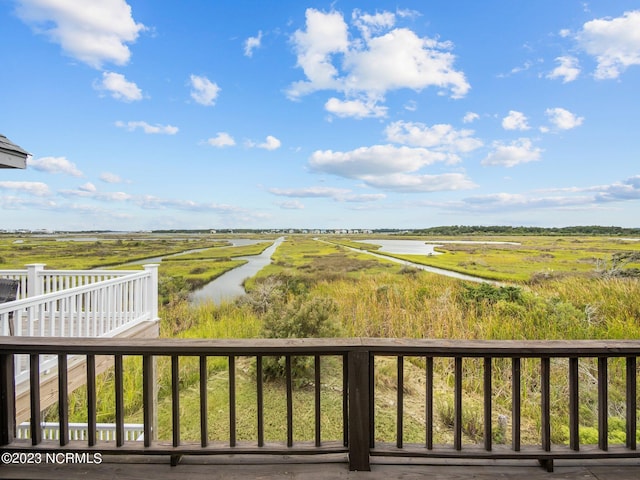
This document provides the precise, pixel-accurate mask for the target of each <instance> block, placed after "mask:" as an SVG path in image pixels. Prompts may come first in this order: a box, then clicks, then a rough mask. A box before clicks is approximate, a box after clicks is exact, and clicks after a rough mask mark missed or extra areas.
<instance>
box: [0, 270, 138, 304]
mask: <svg viewBox="0 0 640 480" xmlns="http://www.w3.org/2000/svg"><path fill="white" fill-rule="evenodd" d="M26 267H27V268H25V269H21V270H0V278H8V279H12V280H18V281H19V282H20V288H19V289H18V297H17V299H18V300H20V299H23V298H27V297H35V296H37V295H42V294H45V293H55V292H59V291H61V290H68V289H70V288H75V287H81V286H83V285H89V284H92V283H96V282H102V281H104V280H110V279H112V278H119V277H123V276H126V275H130V274H131V273H132V271H130V270H45V269H44V267H45V264H44V263H32V264H30V265H27V266H26Z"/></svg>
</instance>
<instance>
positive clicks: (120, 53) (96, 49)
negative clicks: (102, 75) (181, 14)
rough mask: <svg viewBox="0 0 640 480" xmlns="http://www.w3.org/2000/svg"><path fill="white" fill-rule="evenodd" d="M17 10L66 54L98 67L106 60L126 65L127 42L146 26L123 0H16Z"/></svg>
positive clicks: (127, 55) (135, 37) (136, 36)
mask: <svg viewBox="0 0 640 480" xmlns="http://www.w3.org/2000/svg"><path fill="white" fill-rule="evenodd" d="M16 11H17V13H18V16H19V17H20V18H21V19H22V20H23V21H24V22H26V23H28V24H30V25H32V26H33V27H34V29H35V30H36V32H38V33H44V34H45V35H47V36H48V37H49V38H50V39H51V41H53V42H54V43H57V44H59V45H60V46H61V47H62V50H63V51H64V52H65V53H66V54H67V55H69V56H71V57H73V58H75V59H77V60H80V61H81V62H84V63H86V64H88V65H90V66H92V67H94V68H98V69H99V68H102V65H103V64H104V63H107V62H109V63H114V64H116V65H126V64H127V63H128V62H129V59H130V57H131V52H130V51H129V47H128V46H127V44H129V43H133V42H135V40H136V39H137V38H138V34H139V33H140V32H141V31H143V30H144V29H145V27H144V25H142V24H141V23H136V22H135V20H134V19H133V17H132V15H131V7H130V6H129V5H128V4H127V2H126V1H124V0H104V1H100V2H80V1H63V0H18V5H17V8H16Z"/></svg>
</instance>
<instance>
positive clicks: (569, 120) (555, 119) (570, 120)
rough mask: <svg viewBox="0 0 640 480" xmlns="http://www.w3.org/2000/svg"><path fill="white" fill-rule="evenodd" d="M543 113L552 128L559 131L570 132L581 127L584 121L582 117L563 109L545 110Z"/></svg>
mask: <svg viewBox="0 0 640 480" xmlns="http://www.w3.org/2000/svg"><path fill="white" fill-rule="evenodd" d="M545 113H546V115H547V117H549V121H550V122H551V123H552V124H553V126H554V127H556V128H557V129H559V130H571V129H572V128H576V127H579V126H580V125H582V122H583V121H584V117H578V116H576V115H575V114H573V113H571V112H570V111H569V110H565V109H564V108H559V107H558V108H547V110H546V111H545Z"/></svg>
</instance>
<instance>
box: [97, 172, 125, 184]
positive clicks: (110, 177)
mask: <svg viewBox="0 0 640 480" xmlns="http://www.w3.org/2000/svg"><path fill="white" fill-rule="evenodd" d="M100 180H102V181H103V182H105V183H123V182H124V180H123V179H122V177H121V176H120V175H116V174H115V173H110V172H102V173H101V174H100Z"/></svg>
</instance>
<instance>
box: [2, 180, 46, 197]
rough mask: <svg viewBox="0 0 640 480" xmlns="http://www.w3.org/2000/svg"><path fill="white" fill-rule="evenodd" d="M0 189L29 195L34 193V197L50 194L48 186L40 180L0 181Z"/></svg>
mask: <svg viewBox="0 0 640 480" xmlns="http://www.w3.org/2000/svg"><path fill="white" fill-rule="evenodd" d="M0 189H3V190H14V191H17V192H23V193H27V194H29V195H35V196H36V197H45V196H47V195H49V194H50V191H49V186H48V185H47V184H46V183H42V182H14V181H4V182H0Z"/></svg>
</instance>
